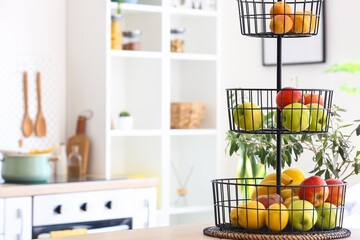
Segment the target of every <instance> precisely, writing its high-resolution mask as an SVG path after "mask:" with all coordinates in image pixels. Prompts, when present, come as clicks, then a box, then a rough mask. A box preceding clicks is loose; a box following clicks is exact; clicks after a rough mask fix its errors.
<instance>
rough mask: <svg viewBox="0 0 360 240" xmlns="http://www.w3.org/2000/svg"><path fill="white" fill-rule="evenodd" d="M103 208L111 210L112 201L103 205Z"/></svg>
mask: <svg viewBox="0 0 360 240" xmlns="http://www.w3.org/2000/svg"><path fill="white" fill-rule="evenodd" d="M105 207H107V208H108V209H111V208H112V201H108V202H107V203H106V204H105Z"/></svg>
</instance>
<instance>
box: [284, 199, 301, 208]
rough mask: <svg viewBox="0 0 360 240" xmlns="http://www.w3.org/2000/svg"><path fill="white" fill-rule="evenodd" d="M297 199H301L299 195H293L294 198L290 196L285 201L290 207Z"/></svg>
mask: <svg viewBox="0 0 360 240" xmlns="http://www.w3.org/2000/svg"><path fill="white" fill-rule="evenodd" d="M296 200H300V198H299V196H293V197H292V198H291V197H290V198H288V199H286V200H285V201H284V205H285V206H286V207H287V208H288V207H289V206H290V204H291V203H292V202H295V201H296Z"/></svg>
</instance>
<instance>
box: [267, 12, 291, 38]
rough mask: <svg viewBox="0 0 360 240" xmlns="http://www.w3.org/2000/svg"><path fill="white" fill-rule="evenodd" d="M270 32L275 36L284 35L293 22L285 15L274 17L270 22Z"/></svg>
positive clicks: (289, 29)
mask: <svg viewBox="0 0 360 240" xmlns="http://www.w3.org/2000/svg"><path fill="white" fill-rule="evenodd" d="M269 27H270V30H271V31H272V32H273V33H275V34H285V33H288V32H290V31H291V29H292V27H293V21H292V20H291V18H290V17H289V16H287V15H276V16H275V17H274V18H273V19H271V22H270V25H269Z"/></svg>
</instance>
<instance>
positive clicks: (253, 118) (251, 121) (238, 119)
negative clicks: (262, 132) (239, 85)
mask: <svg viewBox="0 0 360 240" xmlns="http://www.w3.org/2000/svg"><path fill="white" fill-rule="evenodd" d="M233 115H234V121H235V124H236V125H238V126H239V127H240V128H241V129H245V130H248V131H255V130H258V129H259V128H261V127H262V125H263V122H264V114H263V113H262V111H261V109H260V108H259V106H257V105H256V104H255V103H251V102H246V103H244V104H241V105H238V106H237V108H236V109H234V110H233Z"/></svg>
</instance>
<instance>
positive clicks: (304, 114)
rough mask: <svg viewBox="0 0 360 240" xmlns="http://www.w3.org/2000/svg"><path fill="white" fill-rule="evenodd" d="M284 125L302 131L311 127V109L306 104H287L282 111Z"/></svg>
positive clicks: (288, 128) (295, 130)
mask: <svg viewBox="0 0 360 240" xmlns="http://www.w3.org/2000/svg"><path fill="white" fill-rule="evenodd" d="M281 115H282V121H283V127H284V128H286V129H287V130H289V131H293V132H300V131H304V130H306V129H307V128H308V127H309V120H310V110H309V109H308V107H306V106H305V105H304V104H301V103H293V104H290V105H287V106H286V107H285V108H284V109H283V111H282V113H281Z"/></svg>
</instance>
